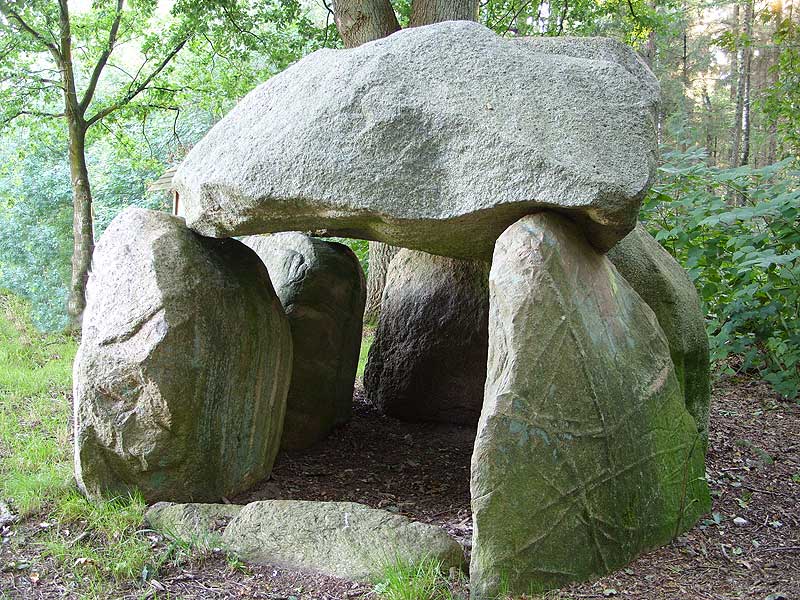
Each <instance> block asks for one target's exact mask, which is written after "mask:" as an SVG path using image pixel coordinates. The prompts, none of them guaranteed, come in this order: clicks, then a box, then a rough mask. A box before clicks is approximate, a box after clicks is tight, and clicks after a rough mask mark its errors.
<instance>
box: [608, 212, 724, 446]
mask: <svg viewBox="0 0 800 600" xmlns="http://www.w3.org/2000/svg"><path fill="white" fill-rule="evenodd" d="M608 258H609V259H610V260H611V262H612V263H614V266H615V267H616V268H617V271H619V273H620V275H622V276H623V277H624V278H625V280H626V281H627V282H628V283H629V284H630V285H631V287H632V288H633V289H634V290H636V292H637V293H638V294H639V296H641V297H642V300H644V301H645V302H647V305H648V306H649V307H650V308H651V309H652V310H653V312H654V313H655V314H656V318H657V319H658V323H659V324H660V325H661V329H663V330H664V333H665V334H666V336H667V341H668V342H669V350H670V354H671V355H672V363H673V364H674V365H675V374H676V375H677V377H678V383H680V385H681V390H682V391H683V394H684V399H685V400H686V409H687V410H688V411H689V414H691V415H692V417H694V420H695V423H696V424H697V430H698V431H699V432H700V435H701V436H702V438H703V444H704V445H707V443H708V410H709V403H710V401H711V365H710V358H709V349H708V334H707V333H706V326H705V315H704V314H703V309H702V308H701V306H700V297H699V296H698V294H697V290H696V289H695V287H694V284H693V283H692V280H691V279H689V276H688V275H687V274H686V271H684V270H683V267H681V266H680V264H678V262H677V261H676V260H675V259H674V258H673V257H672V255H671V254H670V253H669V252H667V251H666V250H665V249H664V248H663V247H662V246H661V244H659V243H658V242H657V241H656V240H655V238H654V237H653V236H651V235H650V234H649V233H648V232H647V229H645V227H644V225H642V224H639V225H637V226H636V229H634V230H633V231H632V232H631V233H630V234H628V235H627V236H626V237H625V239H623V240H622V241H621V242H620V243H619V244H617V245H616V246H614V247H613V248H612V249H611V250H610V251H609V252H608Z"/></svg>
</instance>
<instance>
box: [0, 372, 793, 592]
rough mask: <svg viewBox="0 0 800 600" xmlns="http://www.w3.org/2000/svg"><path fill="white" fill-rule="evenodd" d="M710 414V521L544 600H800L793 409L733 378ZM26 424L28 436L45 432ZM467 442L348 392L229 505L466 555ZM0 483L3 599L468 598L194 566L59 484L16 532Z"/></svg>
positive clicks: (64, 435)
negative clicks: (367, 512) (440, 542)
mask: <svg viewBox="0 0 800 600" xmlns="http://www.w3.org/2000/svg"><path fill="white" fill-rule="evenodd" d="M39 362H41V361H39ZM0 392H2V379H0ZM50 394H51V398H50V400H51V402H52V403H57V405H60V409H58V410H60V413H59V414H60V415H61V417H62V418H63V421H64V422H63V424H62V425H60V427H62V428H63V430H64V431H60V432H58V431H57V432H56V435H57V438H58V439H57V440H56V441H57V442H58V443H57V444H56V445H57V446H64V445H65V444H68V441H69V433H68V427H67V425H66V423H68V414H69V413H68V411H69V395H68V394H67V393H63V391H62V392H61V393H55V392H54V391H53V389H51V390H50ZM0 398H2V402H0V408H5V409H6V410H8V407H9V406H14V402H15V397H14V396H13V395H8V397H7V398H6V397H0ZM9 399H10V400H9ZM17 399H18V400H21V398H17ZM2 403H5V404H4V405H3V404H2ZM711 408H712V411H711V433H710V446H709V452H708V460H707V473H708V476H709V484H710V487H711V489H712V495H713V500H714V506H713V512H712V513H711V514H710V515H708V516H707V517H706V518H705V519H703V520H701V522H700V523H698V524H697V525H696V526H695V527H694V528H693V529H691V530H690V531H689V532H687V533H686V534H684V535H682V536H680V537H679V538H678V539H677V540H675V541H674V542H673V543H671V544H670V545H668V546H666V547H664V548H660V549H658V550H655V551H653V552H650V553H647V554H645V555H643V556H642V557H640V558H639V559H637V560H636V561H634V562H633V563H632V564H630V565H628V566H627V567H626V568H624V569H622V570H620V571H617V572H615V573H613V574H611V575H609V576H607V577H604V578H603V579H601V580H599V581H595V582H591V583H585V584H581V585H575V586H571V587H569V588H567V589H563V590H560V591H554V592H550V593H548V594H546V595H545V596H543V597H544V598H548V599H552V600H555V599H561V600H566V599H570V598H571V599H578V598H605V597H624V598H642V599H653V600H659V599H674V598H690V599H697V600H712V599H713V600H717V599H719V600H722V599H726V600H727V599H744V598H754V599H759V600H767V599H769V600H780V599H781V598H784V599H786V600H800V508H799V506H798V497H800V406H798V405H797V404H796V403H791V402H781V401H779V400H778V399H776V397H775V395H774V393H772V392H771V391H770V389H769V388H768V386H767V385H766V384H764V383H763V382H759V381H754V380H749V379H745V378H734V379H727V380H725V381H722V382H720V383H719V384H718V385H717V386H716V388H715V390H714V394H713V400H712V407H711ZM55 416H58V415H57V414H55ZM9 422H10V419H9V418H8V415H6V416H5V417H3V413H2V412H0V458H3V459H5V458H7V457H11V455H10V454H9V451H8V450H7V449H5V450H4V446H10V445H11V442H9V441H8V440H9V439H10V438H8V437H5V438H4V437H2V435H3V434H4V433H5V434H7V433H8V432H7V431H6V432H4V431H3V429H2V428H3V427H6V428H8V423H9ZM54 422H55V421H54ZM26 423H27V425H26V427H27V429H30V428H33V429H35V428H36V427H37V426H38V425H39V424H37V423H36V422H26ZM24 429H25V428H22V429H20V431H23V430H24ZM15 431H16V430H15ZM474 433H475V432H474V429H473V428H469V427H458V426H451V425H436V424H412V423H403V422H400V421H397V420H394V419H391V418H389V417H386V416H383V415H381V414H380V413H379V412H378V411H377V410H376V409H375V408H374V407H372V406H371V405H369V404H368V403H367V402H366V401H365V400H364V398H363V393H361V392H360V391H357V392H356V403H355V411H354V415H353V419H352V420H351V421H350V422H349V423H347V424H346V425H344V426H342V427H341V428H340V429H338V430H337V431H335V432H334V433H333V434H332V435H331V436H330V438H329V439H328V440H326V441H325V442H324V443H323V444H320V445H319V446H318V447H316V448H314V449H312V450H310V451H306V452H294V453H282V454H281V455H279V458H278V460H277V462H276V466H275V469H274V474H273V476H272V478H271V479H270V480H269V481H267V482H264V483H263V484H262V485H260V486H259V487H257V488H256V489H254V490H252V491H251V492H249V493H247V494H244V495H242V496H240V497H237V498H232V499H231V501H233V502H236V503H243V502H248V501H251V500H256V499H264V498H276V497H280V498H294V499H306V500H347V501H353V502H361V503H363V504H367V505H369V506H373V507H378V508H383V509H385V510H389V511H392V512H396V513H400V514H403V515H406V516H408V517H410V518H413V519H416V520H419V521H423V522H427V523H433V524H437V525H440V526H442V527H444V528H445V529H447V531H449V532H450V534H451V535H453V536H454V537H455V538H456V539H458V540H459V541H460V542H461V543H462V544H463V545H464V547H465V549H466V550H467V552H469V549H470V540H471V535H472V522H471V517H470V510H469V461H470V455H471V449H472V442H473V440H474ZM16 435H18V436H19V435H24V434H22V433H17V434H16ZM26 443H30V442H26ZM62 450H63V448H62ZM65 455H66V456H68V455H69V452H68V451H66V454H65ZM0 462H1V461H0ZM30 468H33V467H30ZM64 468H65V469H67V470H68V468H69V467H68V465H65V467H64ZM65 473H67V471H64V472H61V476H62V479H63V478H64V476H65ZM0 476H2V477H5V478H6V480H5V481H3V480H0V488H2V491H3V496H11V497H10V498H9V497H5V498H0V500H6V501H9V500H10V503H9V504H8V505H4V504H2V503H0V535H2V546H0V598H125V599H128V598H130V599H134V598H152V599H155V598H175V599H177V598H186V599H194V598H198V599H200V598H203V599H205V598H208V599H222V598H226V599H228V598H231V599H232V598H261V599H267V600H303V599H309V600H310V599H315V600H334V599H336V600H348V599H352V598H364V599H366V598H370V599H374V600H380V599H387V600H389V599H391V600H396V599H405V600H458V599H466V598H468V591H467V582H466V580H465V579H464V577H463V576H455V577H452V578H451V579H448V578H442V580H441V581H437V582H436V586H435V588H436V592H435V593H436V594H438V595H432V596H426V597H425V598H422V597H414V596H408V595H402V594H401V595H395V596H390V595H387V594H385V593H381V591H380V588H376V586H375V584H364V583H361V584H358V583H353V582H349V581H344V580H338V579H334V578H330V577H324V576H319V575H308V574H303V573H299V572H294V571H289V570H286V569H282V568H278V567H265V566H251V565H244V564H242V563H241V562H239V561H238V560H236V559H235V558H233V557H231V556H228V555H227V554H226V553H225V552H224V551H222V550H220V549H205V550H202V551H200V550H197V549H193V548H191V547H188V546H186V545H182V544H180V543H174V542H170V541H169V540H165V539H164V538H163V537H161V536H160V535H158V534H157V533H155V532H152V531H149V530H146V529H144V528H143V525H142V524H141V511H142V510H143V508H144V507H143V505H141V502H140V501H139V502H138V503H137V502H136V501H135V500H134V501H132V502H131V503H130V504H128V505H125V506H117V505H108V506H106V507H105V508H98V507H97V506H93V505H90V504H89V503H86V502H85V501H83V500H82V499H80V498H79V497H77V496H76V495H75V494H74V491H73V490H71V489H69V488H71V485H72V484H71V482H69V481H66V480H65V481H64V482H62V484H59V485H61V491H60V492H58V494H61V495H60V496H59V495H58V494H56V493H55V492H53V491H52V490H51V491H48V489H49V488H42V489H43V490H44V491H42V492H41V496H42V501H41V502H40V503H39V504H37V503H36V502H32V501H30V500H29V501H28V503H27V505H28V506H29V508H28V509H27V510H26V511H18V512H23V514H24V516H23V517H22V518H19V519H17V520H15V521H11V520H10V519H11V517H10V516H8V514H6V516H5V517H4V516H3V513H4V510H5V509H7V508H8V507H9V506H10V507H11V508H12V510H14V509H15V508H14V507H15V499H14V494H13V491H14V488H13V486H11V485H10V484H9V485H8V486H6V485H3V484H4V483H8V481H9V480H10V478H12V477H16V476H17V474H16V473H14V472H13V471H6V472H4V471H3V467H2V466H0ZM66 476H67V477H68V475H66ZM36 477H39V478H41V474H40V473H37V474H36ZM16 489H20V488H19V487H17V488H16ZM48 494H50V496H52V498H54V499H52V500H51V499H49V498H50V496H48ZM104 511H105V512H104ZM737 518H739V519H744V521H741V520H739V519H737ZM735 519H736V521H735ZM126 520H128V521H129V525H130V526H128V525H126V524H125V523H126Z"/></svg>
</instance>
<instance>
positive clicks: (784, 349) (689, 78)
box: [0, 0, 800, 398]
mask: <svg viewBox="0 0 800 600" xmlns="http://www.w3.org/2000/svg"><path fill="white" fill-rule="evenodd" d="M393 7H394V10H395V12H396V13H397V17H398V20H399V22H400V24H401V25H405V24H407V23H408V20H409V17H410V14H409V13H410V6H409V3H408V2H407V1H406V0H399V1H397V2H394V3H393ZM332 8H333V7H332V6H331V5H330V4H329V3H326V1H325V0H308V1H307V2H306V1H303V2H299V1H298V0H264V1H260V2H251V1H250V0H213V1H210V2H201V1H200V0H175V1H164V0H162V1H161V2H159V1H157V0H129V1H128V2H125V1H124V0H96V1H94V2H91V1H89V0H74V1H73V2H70V3H69V4H67V1H66V0H60V1H59V2H56V1H54V0H28V1H19V0H18V1H16V2H15V1H11V0H0V142H1V143H0V289H2V290H7V291H9V292H11V293H13V294H16V295H18V296H21V297H23V298H25V299H26V300H27V301H28V302H29V305H30V307H31V312H32V318H33V321H34V323H35V324H36V326H37V327H39V328H41V329H42V330H50V331H52V330H61V329H65V328H68V327H70V326H72V328H73V329H76V321H75V314H79V313H80V309H81V308H82V307H81V306H80V301H81V297H82V296H81V294H80V290H81V288H82V286H83V285H84V284H85V281H82V279H81V277H82V275H81V272H83V273H84V274H85V271H86V268H87V264H88V263H87V261H90V259H91V248H92V246H93V242H94V240H95V239H97V238H99V236H100V235H101V234H102V232H103V230H104V229H105V227H106V226H107V225H108V223H109V222H110V221H111V220H112V219H113V218H114V216H115V215H116V214H117V213H118V212H119V211H120V210H121V209H123V208H124V207H126V206H129V205H137V206H145V207H150V208H158V209H163V210H168V209H169V208H170V206H169V204H170V200H169V198H168V196H166V195H165V194H164V193H163V192H157V193H151V192H148V191H147V188H148V185H149V184H151V183H152V182H153V181H155V180H156V179H157V178H158V177H159V176H160V175H161V174H162V173H164V171H165V170H166V169H167V168H169V167H171V166H174V165H176V164H178V163H179V162H180V161H181V159H182V158H183V156H185V154H186V153H187V152H188V150H189V149H191V147H192V145H193V144H194V143H195V142H196V141H197V140H199V139H200V138H201V137H202V136H203V134H204V133H205V132H206V131H207V130H208V129H209V128H210V127H211V126H212V125H213V124H214V123H215V122H216V121H218V120H219V119H220V118H221V117H222V116H223V115H224V114H225V113H226V112H227V111H228V110H230V108H231V107H232V106H233V105H234V104H235V103H236V102H237V101H238V100H239V99H240V98H241V97H242V96H243V95H244V94H246V93H247V92H248V91H249V90H251V89H252V88H253V87H255V86H256V85H258V84H259V83H261V82H263V81H265V80H266V79H268V78H269V77H270V76H272V75H274V74H276V73H278V72H280V71H281V70H283V69H285V68H286V67H287V66H288V65H290V64H292V63H293V62H295V61H296V60H298V59H299V58H301V57H302V56H304V55H306V54H308V53H310V52H313V51H314V50H317V49H319V48H322V47H333V48H336V47H342V46H343V44H342V41H341V39H340V37H339V34H338V32H337V28H336V26H335V24H334V19H333V12H332ZM799 18H800V16H798V14H797V11H796V10H795V8H794V6H793V5H792V3H791V0H788V1H786V2H782V1H781V0H774V1H769V2H765V1H763V0H734V1H718V0H710V1H703V0H682V1H673V0H666V1H665V0H657V1H656V2H653V1H652V0H551V1H549V2H548V1H545V0H484V2H483V3H482V4H481V7H480V13H479V20H480V22H482V23H483V24H485V25H486V26H487V27H490V28H491V29H493V30H494V31H495V32H497V33H498V34H500V35H504V36H517V35H547V36H558V35H578V36H587V35H602V36H609V37H613V38H616V39H619V40H621V41H623V42H625V43H627V44H630V45H631V46H633V47H634V48H635V49H636V50H637V51H638V52H639V53H640V54H641V55H642V57H643V59H644V60H645V61H646V62H647V63H648V64H649V65H650V66H651V68H652V69H653V71H654V73H655V74H656V75H657V77H658V79H659V81H660V82H661V87H662V104H661V107H660V112H659V115H658V134H659V143H660V146H661V160H662V164H661V166H660V168H659V172H658V176H657V181H656V182H655V185H654V187H653V189H652V191H651V193H650V194H649V195H648V197H647V198H646V200H645V203H644V205H643V209H642V220H643V221H644V222H645V223H646V225H647V227H648V228H649V229H650V231H651V233H653V234H654V235H655V236H656V238H657V239H658V240H659V241H660V242H661V243H662V244H663V245H664V246H665V247H666V248H667V249H668V250H669V251H670V252H671V253H673V255H674V256H675V257H676V258H677V259H678V260H679V261H680V262H681V264H683V265H684V267H685V268H686V269H687V271H688V272H689V274H690V275H691V277H692V279H693V280H694V282H695V284H696V286H697V288H698V291H699V292H700V295H701V298H702V300H703V303H704V308H705V312H706V315H707V327H708V333H709V336H710V339H711V342H712V358H713V360H714V362H715V365H716V367H717V372H718V373H733V372H750V373H752V374H756V375H758V376H759V377H761V378H764V379H766V380H767V381H769V383H770V384H771V385H772V386H773V389H774V390H775V392H776V393H778V394H780V395H781V396H784V397H787V398H796V397H797V396H798V390H799V389H800V164H799V163H798V156H799V155H800V32H798V19H799ZM65 19H66V20H65ZM65 28H66V29H67V31H68V32H69V36H68V39H67V38H65V37H64V35H63V33H64V31H65ZM65 43H66V44H67V45H66V46H65V45H64V44H65ZM65 50H66V51H65ZM65 73H67V74H68V75H69V76H68V77H66V78H65ZM65 90H66V92H65ZM81 156H83V161H81V159H80V157H81ZM348 243H350V244H351V246H352V247H353V248H354V249H355V250H356V252H357V254H358V255H359V258H360V259H361V260H362V263H363V264H364V267H365V269H368V250H367V243H366V242H362V241H356V240H351V241H349V242H348ZM81 265H83V266H81ZM68 308H69V310H68ZM71 317H72V318H71ZM78 325H79V322H78Z"/></svg>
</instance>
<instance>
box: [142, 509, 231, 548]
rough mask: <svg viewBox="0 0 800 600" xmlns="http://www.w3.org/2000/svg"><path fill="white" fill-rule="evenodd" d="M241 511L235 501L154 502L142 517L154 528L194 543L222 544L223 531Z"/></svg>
mask: <svg viewBox="0 0 800 600" xmlns="http://www.w3.org/2000/svg"><path fill="white" fill-rule="evenodd" d="M241 511H242V506H240V505H238V504H195V503H188V504H173V503H172V502H157V503H156V504H154V505H153V506H151V507H150V508H148V509H147V512H146V513H145V520H146V521H147V523H148V524H149V525H150V527H152V528H153V529H155V530H157V531H160V532H162V533H164V534H166V535H168V536H170V537H172V538H178V539H181V540H183V541H186V542H192V543H193V544H195V545H213V546H219V545H221V544H222V533H223V532H224V531H225V528H226V527H227V526H228V524H229V523H230V522H231V519H233V518H234V517H235V516H236V515H238V514H239V513H240V512H241Z"/></svg>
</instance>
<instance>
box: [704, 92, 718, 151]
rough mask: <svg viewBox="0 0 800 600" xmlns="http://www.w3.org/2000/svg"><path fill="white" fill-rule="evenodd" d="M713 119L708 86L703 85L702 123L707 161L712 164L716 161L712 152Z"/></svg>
mask: <svg viewBox="0 0 800 600" xmlns="http://www.w3.org/2000/svg"><path fill="white" fill-rule="evenodd" d="M713 119H714V110H713V108H712V106H711V98H710V97H709V95H708V87H707V86H703V125H704V128H705V130H706V152H707V153H708V158H707V161H708V164H709V165H713V164H715V162H716V161H715V159H714V154H713V153H712V152H713V145H714V134H713V131H712V125H713Z"/></svg>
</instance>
